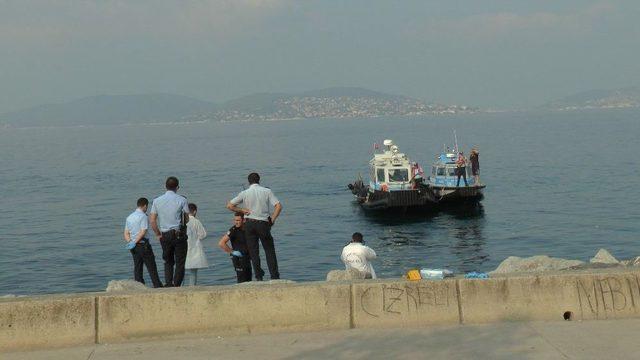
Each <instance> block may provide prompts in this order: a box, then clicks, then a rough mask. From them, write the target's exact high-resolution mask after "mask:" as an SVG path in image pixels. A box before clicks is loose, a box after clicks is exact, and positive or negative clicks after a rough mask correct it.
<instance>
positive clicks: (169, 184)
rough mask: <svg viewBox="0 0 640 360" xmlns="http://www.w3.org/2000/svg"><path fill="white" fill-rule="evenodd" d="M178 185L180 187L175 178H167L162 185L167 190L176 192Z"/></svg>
mask: <svg viewBox="0 0 640 360" xmlns="http://www.w3.org/2000/svg"><path fill="white" fill-rule="evenodd" d="M178 185H180V182H178V178H177V177H175V176H169V177H168V178H167V181H166V182H165V183H164V186H165V187H166V188H167V190H171V191H176V190H177V189H178Z"/></svg>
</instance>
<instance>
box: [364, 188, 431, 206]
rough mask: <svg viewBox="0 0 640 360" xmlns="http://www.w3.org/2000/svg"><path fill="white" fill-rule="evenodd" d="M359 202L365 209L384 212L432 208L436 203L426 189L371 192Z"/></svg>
mask: <svg viewBox="0 0 640 360" xmlns="http://www.w3.org/2000/svg"><path fill="white" fill-rule="evenodd" d="M358 201H359V202H360V205H362V207H363V208H364V209H367V210H384V209H391V208H413V207H431V206H433V204H434V202H433V199H432V197H431V194H430V192H429V191H427V190H426V189H412V190H399V191H379V190H374V191H373V192H369V193H368V195H367V197H366V198H359V199H358Z"/></svg>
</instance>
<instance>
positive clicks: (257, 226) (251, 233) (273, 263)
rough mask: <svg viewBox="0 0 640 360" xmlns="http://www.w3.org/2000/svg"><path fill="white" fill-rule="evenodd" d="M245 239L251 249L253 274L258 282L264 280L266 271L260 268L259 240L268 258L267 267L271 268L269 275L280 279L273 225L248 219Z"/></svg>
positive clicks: (245, 226) (245, 227) (245, 225)
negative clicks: (272, 232)
mask: <svg viewBox="0 0 640 360" xmlns="http://www.w3.org/2000/svg"><path fill="white" fill-rule="evenodd" d="M244 237H245V239H246V241H247V247H248V248H249V256H250V257H251V264H253V272H254V273H255V275H256V279H257V280H262V278H263V277H264V270H262V268H261V267H260V247H259V245H258V239H259V240H260V242H261V243H262V248H263V249H264V254H265V256H266V258H267V266H268V267H269V275H271V279H272V280H274V279H280V273H279V272H278V259H277V258H276V248H275V246H274V244H273V237H272V236H271V224H270V223H269V222H267V221H260V220H253V219H247V221H246V222H245V224H244Z"/></svg>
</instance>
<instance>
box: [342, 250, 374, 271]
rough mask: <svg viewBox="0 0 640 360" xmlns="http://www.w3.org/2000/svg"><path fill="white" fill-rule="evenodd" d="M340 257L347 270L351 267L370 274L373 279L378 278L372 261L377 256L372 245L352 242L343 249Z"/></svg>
mask: <svg viewBox="0 0 640 360" xmlns="http://www.w3.org/2000/svg"><path fill="white" fill-rule="evenodd" d="M340 258H341V259H342V262H343V263H344V265H345V268H346V269H347V270H348V269H349V268H350V267H351V268H354V269H356V270H358V271H360V272H363V273H365V274H370V275H371V278H372V279H375V278H376V272H375V271H374V270H373V266H372V265H371V263H370V261H371V260H373V259H375V258H376V252H375V251H373V249H371V248H370V247H368V246H366V245H362V244H361V243H357V242H352V243H350V244H349V245H347V246H345V247H344V248H343V249H342V256H341V257H340Z"/></svg>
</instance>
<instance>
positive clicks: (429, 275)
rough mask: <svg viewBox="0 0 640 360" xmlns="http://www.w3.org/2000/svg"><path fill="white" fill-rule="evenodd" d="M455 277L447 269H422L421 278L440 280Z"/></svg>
mask: <svg viewBox="0 0 640 360" xmlns="http://www.w3.org/2000/svg"><path fill="white" fill-rule="evenodd" d="M449 276H453V272H451V271H450V270H447V269H420V277H422V278H423V279H426V280H429V279H432V280H439V279H444V278H446V277H449Z"/></svg>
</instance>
